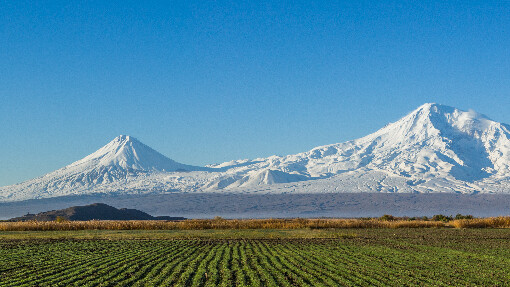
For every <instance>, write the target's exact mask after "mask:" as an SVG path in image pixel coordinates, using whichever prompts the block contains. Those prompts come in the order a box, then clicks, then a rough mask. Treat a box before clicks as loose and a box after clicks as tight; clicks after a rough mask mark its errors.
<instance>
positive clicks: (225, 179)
mask: <svg viewBox="0 0 510 287" xmlns="http://www.w3.org/2000/svg"><path fill="white" fill-rule="evenodd" d="M181 191H184V192H218V191H221V192H227V191H228V192H270V193H271V192H304V193H307V192H419V193H424V192H458V193H478V192H482V193H492V192H497V193H507V192H510V127H509V126H508V125H505V124H501V123H498V122H495V121H492V120H490V119H489V118H487V117H486V116H484V115H481V114H478V113H476V112H474V111H467V112H466V111H461V110H458V109H455V108H452V107H448V106H443V105H438V104H424V105H422V106H420V107H419V108H418V109H416V110H414V111H413V112H411V113H409V114H408V115H406V116H404V117H403V118H401V119H400V120H398V121H396V122H394V123H390V124H388V125H386V126H385V127H383V128H382V129H380V130H378V131H376V132H375V133H373V134H370V135H367V136H365V137H363V138H360V139H356V140H352V141H348V142H345V143H338V144H332V145H326V146H321V147H317V148H314V149H312V150H310V151H308V152H303V153H299V154H295V155H288V156H271V157H268V158H258V159H254V160H235V161H231V162H226V163H222V164H218V165H209V166H207V167H195V166H190V165H184V164H180V163H177V162H175V161H173V160H171V159H168V158H167V157H165V156H163V155H161V154H160V153H158V152H156V151H154V150H153V149H151V148H150V147H148V146H146V145H144V144H142V143H141V142H139V141H138V140H136V139H134V138H132V137H129V136H119V137H117V138H116V139H114V140H113V141H111V142H110V143H108V144H107V145H106V146H104V147H102V148H101V149H99V150H98V151H97V152H95V153H93V154H91V155H89V156H87V157H85V158H84V159H82V160H79V161H77V162H74V163H72V164H70V165H68V166H66V167H64V168H62V169H59V170H57V171H54V172H52V173H49V174H47V175H45V176H43V177H40V178H36V179H33V180H30V181H27V182H24V183H21V184H17V185H13V186H7V187H3V188H0V200H3V201H12V200H20V199H27V198H41V197H54V196H61V195H72V194H84V193H114V194H119V193H147V192H181Z"/></svg>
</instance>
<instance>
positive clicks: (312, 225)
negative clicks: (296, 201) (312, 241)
mask: <svg viewBox="0 0 510 287" xmlns="http://www.w3.org/2000/svg"><path fill="white" fill-rule="evenodd" d="M442 227H455V228H510V217H491V218H475V219H459V220H452V221H449V222H444V221H429V220H381V219H377V218H372V219H302V218H297V219H222V218H216V219H191V220H184V221H142V220H132V221H100V220H92V221H61V222H58V221H25V222H0V231H51V230H61V231H64V230H204V229H302V228H309V229H327V228H442Z"/></svg>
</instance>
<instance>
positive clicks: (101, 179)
mask: <svg viewBox="0 0 510 287" xmlns="http://www.w3.org/2000/svg"><path fill="white" fill-rule="evenodd" d="M195 170H206V169H205V168H203V167H195V166H191V165H185V164H181V163H178V162H176V161H173V160H171V159H169V158H167V157H165V156H164V155H162V154H160V153H159V152H157V151H155V150H153V149H152V148H150V147H148V146H146V145H145V144H143V143H141V142H140V141H138V140H137V139H136V138H134V137H131V136H124V135H121V136H118V137H116V138H115V139H113V140H112V141H111V142H109V143H108V144H106V145H105V146H103V147H102V148H100V149H99V150H97V151H96V152H94V153H92V154H90V155H89V156H87V157H85V158H83V159H81V160H79V161H76V162H74V163H72V164H70V165H68V166H66V167H63V168H61V169H58V170H56V171H54V172H51V173H48V174H46V175H44V176H42V177H39V178H35V179H33V180H29V181H26V182H23V183H20V184H16V185H13V186H9V187H5V188H2V189H0V195H3V196H4V198H6V199H9V198H10V197H14V198H16V197H21V198H40V197H48V196H60V195H68V194H77V193H87V192H90V191H92V192H93V191H94V190H95V189H96V188H97V187H98V186H101V185H107V184H112V183H116V184H119V183H124V182H127V181H129V180H130V179H133V178H135V179H136V180H140V179H143V178H144V177H147V176H148V175H149V174H151V173H158V172H162V173H165V172H175V171H182V172H186V171H195ZM6 191H7V192H6ZM9 191H11V192H9ZM6 193H7V194H6Z"/></svg>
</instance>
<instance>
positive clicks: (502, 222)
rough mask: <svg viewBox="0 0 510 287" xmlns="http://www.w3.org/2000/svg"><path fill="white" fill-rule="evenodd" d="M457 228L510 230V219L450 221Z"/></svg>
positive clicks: (491, 218) (489, 218) (492, 218)
mask: <svg viewBox="0 0 510 287" xmlns="http://www.w3.org/2000/svg"><path fill="white" fill-rule="evenodd" d="M449 224H450V225H451V226H453V227H455V228H510V217H508V216H506V217H503V216H500V217H488V218H473V219H459V220H453V221H450V222H449Z"/></svg>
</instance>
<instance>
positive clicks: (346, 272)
mask: <svg viewBox="0 0 510 287" xmlns="http://www.w3.org/2000/svg"><path fill="white" fill-rule="evenodd" d="M221 232H223V231H195V232H190V233H189V234H184V233H182V231H175V232H174V231H164V232H143V231H118V232H115V233H112V232H109V231H105V232H101V231H97V232H95V233H92V234H91V233H90V232H88V233H80V232H75V233H74V235H73V233H69V232H68V233H59V232H53V233H51V232H47V233H44V232H42V233H41V232H24V233H22V232H18V233H9V232H3V233H0V286H452V285H453V286H504V285H507V286H508V284H509V282H510V230H508V229H357V230H349V231H348V232H344V233H343V234H342V232H339V231H337V230H332V231H321V232H320V233H316V234H313V233H312V235H311V236H310V235H309V236H307V238H305V237H306V236H304V235H306V234H307V233H308V232H312V231H308V230H295V231H284V232H282V231H271V230H269V231H264V232H261V233H257V231H236V232H235V233H230V234H229V233H228V232H227V233H221ZM243 232H246V233H243ZM328 232H329V233H328ZM218 234H219V235H218ZM271 235H277V236H271ZM328 235H329V236H328ZM63 236H65V238H64V237H63ZM271 237H273V238H271ZM314 237H316V238H314ZM321 237H329V238H321Z"/></svg>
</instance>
